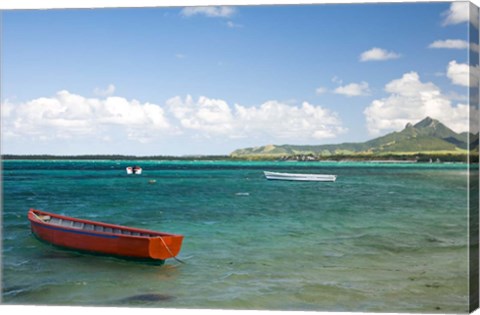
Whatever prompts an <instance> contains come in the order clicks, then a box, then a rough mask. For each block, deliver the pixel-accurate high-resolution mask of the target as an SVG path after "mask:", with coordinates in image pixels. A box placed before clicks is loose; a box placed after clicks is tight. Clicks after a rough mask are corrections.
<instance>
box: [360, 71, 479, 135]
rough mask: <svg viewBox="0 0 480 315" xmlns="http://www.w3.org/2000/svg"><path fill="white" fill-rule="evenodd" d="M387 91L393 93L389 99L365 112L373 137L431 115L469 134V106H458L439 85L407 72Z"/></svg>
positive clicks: (374, 102)
mask: <svg viewBox="0 0 480 315" xmlns="http://www.w3.org/2000/svg"><path fill="white" fill-rule="evenodd" d="M385 91H386V92H388V93H390V95H389V96H388V97H386V98H382V99H377V100H374V101H373V102H372V103H371V104H370V106H368V107H367V108H366V109H365V111H364V114H365V117H366V120H367V128H368V130H369V132H370V133H371V134H372V135H378V134H380V133H382V132H385V131H391V130H401V129H403V128H404V127H405V125H406V124H407V123H409V122H411V123H415V122H417V121H420V120H422V119H423V118H425V117H427V116H430V117H432V118H435V119H438V120H440V121H441V122H442V123H444V124H446V125H447V126H448V127H450V128H452V129H453V130H455V131H456V132H463V131H468V117H469V109H470V108H469V106H468V105H465V104H457V105H456V106H454V105H453V104H452V103H451V100H450V99H449V98H448V97H447V96H445V95H443V94H442V93H441V90H440V89H439V88H438V87H437V86H436V85H435V84H433V83H431V82H427V83H424V82H422V81H421V80H420V77H419V75H418V74H417V73H416V72H409V73H405V74H404V75H403V76H402V77H401V78H400V79H396V80H393V81H391V82H390V83H388V84H387V85H386V86H385ZM471 110H473V109H471Z"/></svg>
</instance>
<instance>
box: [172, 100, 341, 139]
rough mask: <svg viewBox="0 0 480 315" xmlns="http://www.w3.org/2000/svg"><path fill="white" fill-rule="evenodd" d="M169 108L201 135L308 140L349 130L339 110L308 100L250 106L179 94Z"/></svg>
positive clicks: (184, 127) (187, 130)
mask: <svg viewBox="0 0 480 315" xmlns="http://www.w3.org/2000/svg"><path fill="white" fill-rule="evenodd" d="M167 107H168V110H169V112H170V113H172V114H173V116H174V117H175V118H176V119H177V120H178V122H179V123H180V124H181V126H182V128H183V130H184V132H189V131H195V132H196V135H197V136H198V135H200V136H202V135H203V136H207V137H211V136H214V135H222V136H226V137H229V138H232V139H235V138H247V137H250V138H257V139H258V138H264V139H270V140H272V141H275V140H277V141H278V140H289V141H299V140H301V141H307V140H311V139H324V138H331V137H334V136H336V135H338V134H339V133H343V132H345V131H346V129H345V128H343V127H342V125H341V121H340V120H339V118H338V116H337V114H336V113H334V112H331V111H330V110H328V109H324V108H322V107H320V106H314V105H311V104H309V103H307V102H304V103H303V104H302V105H301V106H294V105H288V104H285V103H282V102H278V101H268V102H265V103H263V104H261V105H258V106H252V107H246V106H242V105H238V104H235V105H234V106H229V105H228V104H227V102H225V101H223V100H219V99H210V98H207V97H203V96H202V97H200V98H199V99H198V100H197V101H194V100H193V98H192V97H191V96H187V97H186V98H185V99H182V98H181V97H179V96H177V97H174V98H171V99H169V100H168V101H167Z"/></svg>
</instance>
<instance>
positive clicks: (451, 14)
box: [443, 1, 470, 25]
mask: <svg viewBox="0 0 480 315" xmlns="http://www.w3.org/2000/svg"><path fill="white" fill-rule="evenodd" d="M469 5H470V4H469V2H466V1H465V2H463V1H461V2H453V3H452V4H451V5H450V9H449V10H448V11H446V12H444V13H443V15H444V16H445V18H444V20H443V25H454V24H460V23H464V22H468V21H469V19H470V17H469V13H470V10H469Z"/></svg>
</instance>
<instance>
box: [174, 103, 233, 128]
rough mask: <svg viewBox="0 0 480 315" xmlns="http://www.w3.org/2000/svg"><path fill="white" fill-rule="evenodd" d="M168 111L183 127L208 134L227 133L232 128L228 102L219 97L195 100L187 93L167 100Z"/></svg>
mask: <svg viewBox="0 0 480 315" xmlns="http://www.w3.org/2000/svg"><path fill="white" fill-rule="evenodd" d="M166 104H167V108H168V111H169V112H170V113H171V114H172V115H173V116H174V117H175V118H176V119H177V121H178V122H179V124H180V125H181V127H182V128H183V129H190V130H197V131H201V132H204V133H205V134H206V135H210V134H229V132H230V131H231V130H232V128H233V117H232V113H231V110H230V107H229V106H228V104H227V103H226V102H225V101H223V100H219V99H209V98H206V97H204V96H202V97H200V98H199V99H198V101H197V102H195V101H194V100H193V98H192V97H191V96H190V95H188V96H187V97H186V98H185V99H182V98H181V97H180V96H176V97H173V98H171V99H169V100H168V101H167V103H166Z"/></svg>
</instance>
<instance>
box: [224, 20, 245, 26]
mask: <svg viewBox="0 0 480 315" xmlns="http://www.w3.org/2000/svg"><path fill="white" fill-rule="evenodd" d="M227 26H228V27H229V28H242V27H243V25H242V24H237V23H233V22H232V21H228V22H227Z"/></svg>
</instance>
